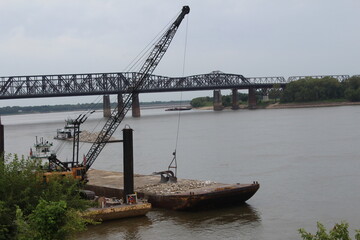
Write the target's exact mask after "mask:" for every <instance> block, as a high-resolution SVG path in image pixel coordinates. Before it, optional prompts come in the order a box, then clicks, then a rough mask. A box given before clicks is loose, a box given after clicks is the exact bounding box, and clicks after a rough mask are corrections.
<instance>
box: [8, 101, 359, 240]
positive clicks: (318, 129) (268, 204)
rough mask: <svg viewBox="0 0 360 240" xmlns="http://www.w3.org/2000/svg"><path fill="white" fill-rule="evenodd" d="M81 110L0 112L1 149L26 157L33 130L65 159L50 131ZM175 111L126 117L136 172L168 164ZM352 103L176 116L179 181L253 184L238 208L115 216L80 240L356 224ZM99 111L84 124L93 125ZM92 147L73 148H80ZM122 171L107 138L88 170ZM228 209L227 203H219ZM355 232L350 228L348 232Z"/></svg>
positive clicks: (234, 235)
mask: <svg viewBox="0 0 360 240" xmlns="http://www.w3.org/2000/svg"><path fill="white" fill-rule="evenodd" d="M78 114H79V113H77V112H67V113H50V114H31V115H16V116H3V117H2V122H3V124H4V125H5V131H6V132H5V137H6V143H5V148H6V152H7V153H18V154H24V155H28V153H29V148H30V147H31V146H32V144H33V143H34V142H35V136H39V137H44V138H45V139H47V140H50V141H52V142H53V143H54V148H56V149H57V150H58V156H59V158H60V159H71V143H70V142H63V141H59V140H54V139H53V137H54V136H55V134H56V129H57V128H62V127H63V126H64V120H65V119H66V118H68V117H76V116H77V115H78ZM178 120H179V118H178V113H177V112H165V111H164V109H151V110H143V111H142V117H141V118H138V119H134V118H131V117H129V116H127V117H126V118H125V121H124V122H123V123H122V124H121V126H120V127H119V129H118V130H117V131H116V133H115V137H116V138H118V139H121V138H122V137H121V136H122V131H121V129H122V128H123V127H124V126H125V124H127V125H129V126H130V127H131V128H133V129H134V155H135V156H134V160H135V163H134V169H135V172H136V173H140V174H151V173H152V172H154V171H161V170H165V169H167V166H168V164H169V163H170V161H171V159H172V152H173V151H174V149H175V143H176V135H177V126H178ZM359 123H360V106H344V107H328V108H302V109H271V110H238V111H232V110H224V111H222V112H213V111H204V110H202V111H201V110H191V111H186V112H185V111H184V112H182V113H181V116H180V128H179V136H178V144H177V159H178V177H179V178H187V179H198V180H205V181H206V180H209V181H215V182H222V183H249V182H252V181H258V182H259V183H260V185H261V186H260V189H259V191H258V192H257V193H256V194H255V196H253V197H252V198H251V199H250V200H249V201H248V202H247V204H245V205H241V206H237V207H230V208H223V209H213V210H209V211H202V212H175V211H165V210H160V209H155V210H154V211H151V212H150V213H148V214H147V216H145V217H140V218H133V219H126V220H119V221H113V222H109V223H103V224H101V225H98V226H91V227H89V230H88V231H86V232H84V233H82V234H80V235H79V236H78V239H86V240H91V239H284V240H285V239H286V240H287V239H300V236H299V234H298V233H297V229H299V228H305V229H307V230H309V231H312V232H314V231H315V227H316V222H317V221H320V222H322V223H323V224H324V225H325V226H326V227H328V228H330V227H332V226H333V225H334V224H335V223H337V222H340V221H342V220H345V221H347V222H349V224H350V229H355V228H360V206H359V202H360V129H359ZM103 124H104V119H103V118H102V113H101V112H99V113H94V114H93V115H92V116H91V117H90V118H89V119H88V120H87V122H85V123H84V124H83V126H82V129H84V130H88V131H98V130H99V129H100V128H101V127H102V125H103ZM89 147H90V144H88V143H85V144H82V145H81V150H80V151H81V152H83V153H86V152H87V150H88V149H89ZM92 167H93V168H96V169H103V170H111V171H122V145H121V143H111V144H108V145H107V146H106V147H105V148H104V150H103V151H102V153H101V154H100V156H99V158H98V159H97V160H96V162H95V163H94V165H93V166H92ZM224 206H226V202H224ZM352 235H353V234H352Z"/></svg>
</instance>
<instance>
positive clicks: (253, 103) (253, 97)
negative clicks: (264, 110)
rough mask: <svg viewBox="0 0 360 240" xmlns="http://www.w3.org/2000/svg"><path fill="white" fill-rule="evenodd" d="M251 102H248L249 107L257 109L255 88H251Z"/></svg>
mask: <svg viewBox="0 0 360 240" xmlns="http://www.w3.org/2000/svg"><path fill="white" fill-rule="evenodd" d="M248 98H249V100H248V101H249V103H248V106H249V109H255V108H256V91H255V88H252V87H251V88H249V96H248Z"/></svg>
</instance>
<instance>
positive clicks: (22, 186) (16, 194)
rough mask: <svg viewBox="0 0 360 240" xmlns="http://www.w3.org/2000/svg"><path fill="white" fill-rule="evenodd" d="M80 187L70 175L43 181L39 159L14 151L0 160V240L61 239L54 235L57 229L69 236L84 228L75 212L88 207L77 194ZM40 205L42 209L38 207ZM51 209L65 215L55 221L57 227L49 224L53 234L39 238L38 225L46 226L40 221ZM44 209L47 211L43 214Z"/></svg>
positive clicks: (46, 216)
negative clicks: (19, 156) (16, 153)
mask: <svg viewBox="0 0 360 240" xmlns="http://www.w3.org/2000/svg"><path fill="white" fill-rule="evenodd" d="M79 188H80V186H79V184H78V182H77V181H75V180H74V179H69V178H59V179H52V181H50V182H49V183H44V182H43V179H42V171H41V165H40V164H39V162H38V161H35V160H30V159H24V158H23V157H22V158H18V157H17V155H14V156H11V155H9V156H7V157H6V158H5V160H0V240H3V239H31V238H30V236H35V235H36V236H37V237H34V238H33V239H61V238H58V237H56V236H58V235H57V234H58V233H59V231H62V235H66V236H67V238H69V237H70V236H71V235H72V234H73V233H74V232H75V231H81V230H83V229H84V227H85V222H83V221H80V218H77V217H76V215H78V214H75V213H77V212H78V211H81V210H84V209H86V208H88V207H89V206H90V202H89V201H87V200H83V199H81V198H80V195H79ZM45 205H46V206H45ZM41 208H42V209H43V210H44V211H45V212H42V211H40V209H41ZM51 209H56V211H54V214H58V213H59V212H61V211H63V212H62V213H61V215H62V216H63V217H64V219H63V220H61V221H62V222H56V224H58V225H57V228H56V229H55V228H54V227H53V228H51V229H52V230H53V234H54V235H53V238H46V236H44V238H39V236H40V235H41V234H42V233H43V231H45V230H44V229H41V228H39V227H46V226H40V225H39V222H40V221H48V220H49V219H48V217H51V214H50V213H49V212H50V211H51ZM46 211H48V214H50V215H46V214H45V213H46ZM56 216H58V215H56ZM70 216H72V217H70ZM53 217H54V216H53ZM54 224H55V223H54ZM35 225H39V226H35ZM42 225H44V224H42ZM48 226H49V227H50V225H48ZM69 226H74V228H73V229H72V228H70V227H69ZM64 231H65V232H66V234H65V233H64ZM24 233H26V234H24ZM31 234H33V235H31ZM22 236H24V238H22Z"/></svg>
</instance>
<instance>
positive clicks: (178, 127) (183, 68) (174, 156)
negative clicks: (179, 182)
mask: <svg viewBox="0 0 360 240" xmlns="http://www.w3.org/2000/svg"><path fill="white" fill-rule="evenodd" d="M188 26H189V16H188V17H187V18H186V30H185V47H184V56H183V66H182V77H184V76H185V63H186V51H187V40H188ZM182 97H183V92H182V91H181V92H180V103H179V107H180V109H181V107H182ZM180 120H181V111H178V121H177V130H176V141H175V150H174V152H173V159H172V161H171V162H170V164H169V166H168V170H170V169H171V168H173V169H174V170H175V173H174V174H175V177H176V176H177V159H176V152H177V146H178V142H179V132H180Z"/></svg>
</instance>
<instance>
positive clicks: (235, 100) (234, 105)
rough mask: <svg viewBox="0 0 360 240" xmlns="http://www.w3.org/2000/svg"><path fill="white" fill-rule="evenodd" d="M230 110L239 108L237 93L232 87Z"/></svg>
mask: <svg viewBox="0 0 360 240" xmlns="http://www.w3.org/2000/svg"><path fill="white" fill-rule="evenodd" d="M231 109H232V110H237V109H239V94H238V90H237V89H236V88H233V89H232V107H231Z"/></svg>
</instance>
